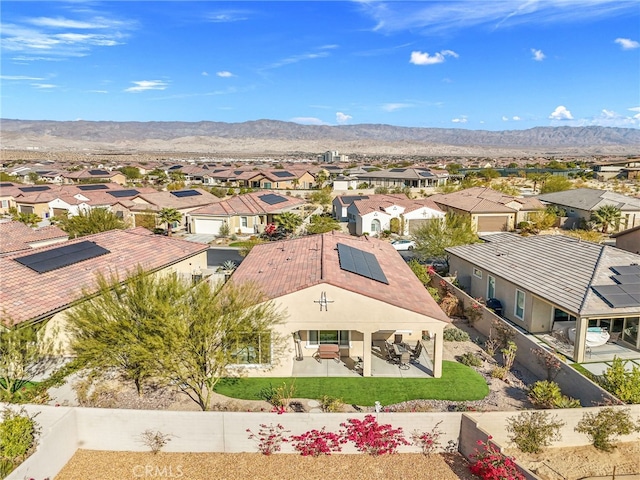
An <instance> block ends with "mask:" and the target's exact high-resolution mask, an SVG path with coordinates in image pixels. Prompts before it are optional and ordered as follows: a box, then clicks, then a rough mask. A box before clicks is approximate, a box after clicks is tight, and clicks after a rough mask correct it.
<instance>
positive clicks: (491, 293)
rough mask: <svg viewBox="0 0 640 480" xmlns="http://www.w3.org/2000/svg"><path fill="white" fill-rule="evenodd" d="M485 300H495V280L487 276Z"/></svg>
mask: <svg viewBox="0 0 640 480" xmlns="http://www.w3.org/2000/svg"><path fill="white" fill-rule="evenodd" d="M487 298H496V279H495V277H492V276H491V275H487Z"/></svg>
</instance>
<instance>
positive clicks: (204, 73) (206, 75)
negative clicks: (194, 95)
mask: <svg viewBox="0 0 640 480" xmlns="http://www.w3.org/2000/svg"><path fill="white" fill-rule="evenodd" d="M200 75H202V76H203V77H208V76H209V72H202V73H201V74H200Z"/></svg>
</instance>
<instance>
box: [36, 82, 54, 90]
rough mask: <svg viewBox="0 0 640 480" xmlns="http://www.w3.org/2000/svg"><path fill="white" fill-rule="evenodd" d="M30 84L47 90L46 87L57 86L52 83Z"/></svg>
mask: <svg viewBox="0 0 640 480" xmlns="http://www.w3.org/2000/svg"><path fill="white" fill-rule="evenodd" d="M31 85H32V86H33V87H36V88H40V89H43V90H48V89H51V88H57V87H58V86H57V85H54V84H52V83H32V84H31Z"/></svg>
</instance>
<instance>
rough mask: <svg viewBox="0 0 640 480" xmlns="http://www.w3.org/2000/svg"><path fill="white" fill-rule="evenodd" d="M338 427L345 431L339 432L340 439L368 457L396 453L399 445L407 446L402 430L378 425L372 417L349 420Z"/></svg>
mask: <svg viewBox="0 0 640 480" xmlns="http://www.w3.org/2000/svg"><path fill="white" fill-rule="evenodd" d="M340 426H341V427H343V428H344V429H345V430H341V432H340V435H341V437H342V439H343V440H344V441H346V440H348V441H351V442H353V443H354V445H355V446H356V448H357V449H358V451H360V452H364V453H368V454H369V455H374V456H377V455H384V454H385V453H396V451H397V450H398V447H399V446H400V445H409V442H408V441H407V439H405V438H404V435H403V433H402V428H393V427H392V426H391V425H380V424H379V423H378V421H377V420H376V418H375V417H374V416H373V415H366V416H365V417H364V420H359V419H357V418H349V419H347V421H346V422H345V423H341V424H340Z"/></svg>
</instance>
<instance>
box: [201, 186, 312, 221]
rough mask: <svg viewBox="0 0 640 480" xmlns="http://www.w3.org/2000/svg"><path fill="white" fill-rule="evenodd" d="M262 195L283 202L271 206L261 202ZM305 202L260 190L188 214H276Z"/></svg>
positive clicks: (300, 199)
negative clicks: (273, 197)
mask: <svg viewBox="0 0 640 480" xmlns="http://www.w3.org/2000/svg"><path fill="white" fill-rule="evenodd" d="M264 195H277V196H278V197H282V198H283V199H284V200H285V201H283V202H279V203H274V204H273V205H271V204H269V203H267V202H265V201H264V200H262V198H261V197H263V196H264ZM304 203H305V200H304V199H302V198H298V197H294V196H290V195H282V194H281V193H279V192H271V191H269V190H262V191H260V192H252V193H246V194H244V195H237V196H235V197H231V198H229V199H228V200H223V201H221V202H218V203H214V204H212V205H207V206H206V207H201V208H198V209H196V210H192V211H191V212H190V214H191V215H246V214H251V215H257V214H260V213H277V212H282V211H286V210H289V209H291V208H293V207H297V206H299V205H303V204H304Z"/></svg>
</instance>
